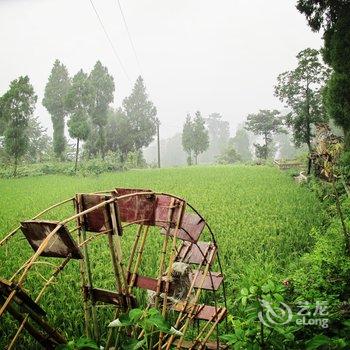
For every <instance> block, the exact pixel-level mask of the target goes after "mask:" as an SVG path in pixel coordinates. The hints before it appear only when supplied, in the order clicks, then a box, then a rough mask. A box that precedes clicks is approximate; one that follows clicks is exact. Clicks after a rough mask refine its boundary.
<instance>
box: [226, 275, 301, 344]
mask: <svg viewBox="0 0 350 350" xmlns="http://www.w3.org/2000/svg"><path fill="white" fill-rule="evenodd" d="M284 291H285V288H284V287H283V285H279V284H275V283H273V281H272V280H269V281H268V282H267V283H265V284H263V285H261V286H256V285H253V286H251V287H250V288H249V289H248V288H243V289H242V290H241V292H240V295H239V296H238V297H237V299H236V303H235V304H236V307H237V309H238V310H237V311H238V312H237V314H239V315H240V316H239V317H237V316H236V317H233V316H229V321H230V322H231V325H232V327H233V333H230V334H225V335H223V336H222V337H221V339H222V340H223V341H225V342H227V344H229V345H231V346H232V348H233V349H248V350H255V349H270V348H273V349H286V348H288V346H291V345H293V344H294V340H295V336H294V333H295V332H296V331H298V330H299V328H300V327H299V326H297V325H296V324H295V323H294V322H292V321H293V320H294V318H295V317H294V316H293V314H292V311H291V309H290V308H289V307H288V305H286V304H285V303H284V296H283V294H284Z"/></svg>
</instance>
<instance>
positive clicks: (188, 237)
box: [162, 213, 205, 243]
mask: <svg viewBox="0 0 350 350" xmlns="http://www.w3.org/2000/svg"><path fill="white" fill-rule="evenodd" d="M204 227H205V221H204V220H203V219H202V218H201V217H200V216H199V215H197V214H192V213H185V214H184V216H183V219H182V223H181V227H180V229H179V230H178V233H177V237H178V238H179V239H181V240H183V241H189V242H193V243H195V242H197V241H198V239H199V236H200V235H201V233H202V231H203V229H204ZM166 232H167V230H166V228H165V229H163V230H162V233H163V234H165V233H166ZM174 234H175V229H170V231H169V236H172V237H173V236H174Z"/></svg>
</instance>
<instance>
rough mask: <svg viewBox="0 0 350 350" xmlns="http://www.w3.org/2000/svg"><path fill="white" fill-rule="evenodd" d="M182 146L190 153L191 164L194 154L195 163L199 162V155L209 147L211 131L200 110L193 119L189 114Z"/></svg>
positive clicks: (184, 128)
mask: <svg viewBox="0 0 350 350" xmlns="http://www.w3.org/2000/svg"><path fill="white" fill-rule="evenodd" d="M182 147H183V149H184V151H185V152H186V153H187V154H188V160H187V163H188V164H189V165H191V164H192V154H193V157H194V161H195V164H198V156H199V155H200V154H201V153H203V152H204V151H206V150H207V149H208V148H209V133H208V130H207V129H206V127H205V120H204V118H203V117H202V115H201V113H200V112H199V111H197V112H196V114H195V117H194V118H193V120H192V118H191V116H190V115H187V118H186V121H185V124H184V126H183V132H182Z"/></svg>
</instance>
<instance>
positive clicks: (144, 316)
mask: <svg viewBox="0 0 350 350" xmlns="http://www.w3.org/2000/svg"><path fill="white" fill-rule="evenodd" d="M108 327H120V328H125V327H138V328H140V329H142V330H143V331H144V333H143V334H144V335H143V337H142V338H141V339H135V338H128V339H127V340H126V341H125V340H123V342H122V343H121V344H120V346H121V348H122V349H123V350H136V349H144V350H147V349H148V348H149V342H150V340H151V338H152V336H153V334H155V333H159V332H163V333H166V334H172V335H182V333H181V332H179V331H177V330H176V329H175V328H174V327H172V326H171V325H170V324H169V323H168V322H167V321H166V320H165V318H164V317H163V316H162V314H161V313H160V311H159V310H157V309H155V308H150V309H146V310H142V309H132V310H130V311H129V312H128V313H127V314H122V315H121V316H120V317H119V318H117V319H116V320H114V321H112V322H111V323H110V324H109V325H108Z"/></svg>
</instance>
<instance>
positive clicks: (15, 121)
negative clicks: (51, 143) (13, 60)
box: [2, 76, 37, 176]
mask: <svg viewBox="0 0 350 350" xmlns="http://www.w3.org/2000/svg"><path fill="white" fill-rule="evenodd" d="M36 101H37V96H36V95H35V93H34V89H33V86H32V85H31V84H30V82H29V78H28V76H21V77H19V78H18V79H15V80H13V81H12V82H11V84H10V89H9V90H8V91H7V92H6V93H5V95H4V96H3V97H2V115H3V117H4V119H5V120H6V129H5V132H4V136H5V150H6V152H7V154H8V155H9V156H10V157H11V158H12V159H13V160H14V173H13V174H14V176H16V175H17V165H18V162H19V160H20V158H21V157H22V156H23V155H24V154H25V153H26V151H27V149H28V135H27V130H28V124H29V119H30V117H31V116H32V114H33V111H34V108H35V103H36Z"/></svg>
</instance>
